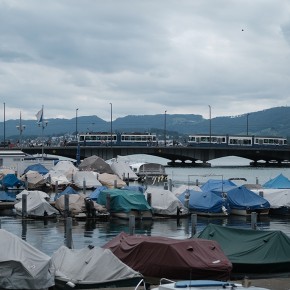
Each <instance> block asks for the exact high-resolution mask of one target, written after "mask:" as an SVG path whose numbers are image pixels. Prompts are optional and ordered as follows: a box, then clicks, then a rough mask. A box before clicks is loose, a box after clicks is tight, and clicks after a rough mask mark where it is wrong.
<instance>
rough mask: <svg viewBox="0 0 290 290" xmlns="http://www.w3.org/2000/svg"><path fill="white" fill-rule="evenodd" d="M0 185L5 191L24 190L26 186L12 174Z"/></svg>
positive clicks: (5, 177) (7, 175)
mask: <svg viewBox="0 0 290 290" xmlns="http://www.w3.org/2000/svg"><path fill="white" fill-rule="evenodd" d="M0 183H1V185H2V187H3V188H4V189H21V188H22V189H23V188H24V186H25V183H24V182H23V181H22V180H20V179H18V178H17V176H16V175H15V174H12V173H9V174H6V175H5V176H4V177H3V179H2V180H1V182H0Z"/></svg>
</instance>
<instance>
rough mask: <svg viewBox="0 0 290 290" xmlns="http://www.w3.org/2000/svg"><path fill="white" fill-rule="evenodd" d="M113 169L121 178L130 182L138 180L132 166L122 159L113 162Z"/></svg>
mask: <svg viewBox="0 0 290 290" xmlns="http://www.w3.org/2000/svg"><path fill="white" fill-rule="evenodd" d="M110 165H111V168H112V170H113V171H114V173H115V174H116V175H118V176H119V178H121V179H122V180H123V179H128V180H138V176H137V175H136V173H135V172H134V171H133V170H132V169H131V167H130V165H129V164H128V163H126V162H124V161H122V160H120V159H113V160H112V162H111V164H110Z"/></svg>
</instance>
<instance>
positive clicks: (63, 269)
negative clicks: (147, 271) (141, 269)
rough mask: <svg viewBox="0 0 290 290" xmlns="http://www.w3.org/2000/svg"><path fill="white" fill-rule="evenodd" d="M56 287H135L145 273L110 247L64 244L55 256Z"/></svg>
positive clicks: (53, 259)
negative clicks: (69, 246) (125, 260)
mask: <svg viewBox="0 0 290 290" xmlns="http://www.w3.org/2000/svg"><path fill="white" fill-rule="evenodd" d="M52 263H53V265H54V267H55V269H56V274H55V283H56V287H57V289H69V286H68V285H70V287H71V288H74V289H97V288H114V289H115V288H117V289H118V288H119V287H122V288H123V287H130V286H131V288H132V287H134V286H136V285H137V284H138V282H140V280H141V279H142V275H141V274H140V273H138V272H137V271H134V270H133V269H131V268H130V267H129V266H127V265H125V264H124V263H123V262H122V261H120V260H119V259H118V258H117V257H116V256H115V255H114V254H113V253H112V252H111V251H110V250H108V249H103V248H99V247H94V246H88V247H86V248H82V249H68V248H67V247H65V246H61V247H60V248H59V249H58V250H57V251H56V252H54V253H53V255H52Z"/></svg>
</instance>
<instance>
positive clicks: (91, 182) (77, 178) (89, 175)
mask: <svg viewBox="0 0 290 290" xmlns="http://www.w3.org/2000/svg"><path fill="white" fill-rule="evenodd" d="M84 180H85V185H86V188H97V187H98V186H102V184H101V183H100V181H99V180H98V179H97V175H96V174H95V173H94V172H93V171H77V172H76V173H75V174H74V176H73V183H74V184H75V185H76V186H77V187H78V188H83V186H84Z"/></svg>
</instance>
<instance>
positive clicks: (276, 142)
mask: <svg viewBox="0 0 290 290" xmlns="http://www.w3.org/2000/svg"><path fill="white" fill-rule="evenodd" d="M187 144H188V146H197V145H199V146H202V145H209V144H213V145H215V146H221V147H223V146H245V147H270V148H272V147H273V146H283V147H285V146H287V139H286V138H283V137H273V136H271V137H269V136H243V135H205V134H196V135H189V137H188V142H187Z"/></svg>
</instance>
